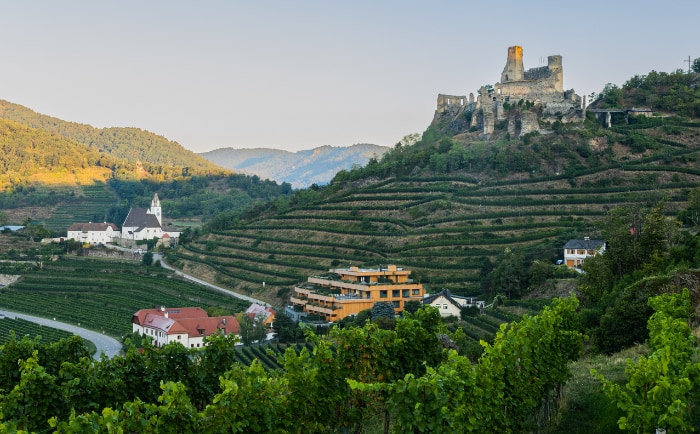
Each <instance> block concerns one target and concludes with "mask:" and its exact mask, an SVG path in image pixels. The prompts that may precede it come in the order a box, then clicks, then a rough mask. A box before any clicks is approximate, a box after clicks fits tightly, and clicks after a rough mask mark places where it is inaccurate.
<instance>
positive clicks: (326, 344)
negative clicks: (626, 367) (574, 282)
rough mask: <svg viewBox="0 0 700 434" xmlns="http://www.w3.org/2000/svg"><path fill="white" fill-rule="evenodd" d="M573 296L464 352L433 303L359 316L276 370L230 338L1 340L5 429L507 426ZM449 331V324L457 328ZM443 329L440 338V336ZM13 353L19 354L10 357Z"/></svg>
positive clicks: (555, 340) (570, 347) (552, 364)
mask: <svg viewBox="0 0 700 434" xmlns="http://www.w3.org/2000/svg"><path fill="white" fill-rule="evenodd" d="M576 306H577V303H576V300H575V299H574V298H569V299H564V300H558V301H556V302H555V303H554V304H553V305H552V307H548V308H545V309H544V311H543V312H542V313H541V314H540V315H538V316H537V317H531V318H527V317H526V318H525V319H523V320H522V321H521V322H519V323H514V324H512V325H511V326H509V327H503V328H502V329H501V330H500V331H499V332H498V334H497V336H496V338H495V340H494V343H493V345H489V344H486V343H484V345H485V351H484V355H483V356H482V357H481V358H480V359H479V361H478V362H477V363H475V364H473V363H472V362H470V361H469V359H468V358H466V357H463V356H460V355H458V354H457V353H456V352H455V351H452V350H446V349H445V347H444V345H443V343H442V342H443V341H445V339H444V338H443V337H441V336H445V333H446V331H445V329H444V326H443V325H442V321H441V319H440V315H439V312H438V311H437V310H436V309H433V308H427V309H419V310H417V311H416V313H415V314H407V315H406V317H405V318H399V319H397V320H396V322H395V324H394V326H393V327H391V328H380V327H378V326H377V324H376V323H372V322H367V323H366V324H365V325H364V326H362V327H349V328H344V329H339V328H334V329H333V330H331V332H330V333H329V335H328V336H326V337H320V336H317V335H315V334H313V333H309V334H307V339H309V341H310V342H312V343H313V347H312V348H313V351H309V350H308V349H303V350H302V351H301V352H300V353H297V352H295V351H293V350H291V349H289V350H287V352H286V353H285V354H284V356H283V357H282V358H281V363H282V365H283V369H281V370H277V371H265V370H264V369H263V368H262V366H261V364H260V363H256V362H254V363H253V364H252V365H251V366H242V365H238V364H233V365H232V363H231V360H233V357H232V355H233V352H234V351H235V347H234V343H235V341H234V340H233V339H232V338H231V337H230V336H214V337H212V338H210V339H209V340H208V345H207V346H206V347H204V348H203V349H199V350H193V349H187V348H184V347H183V346H181V345H179V344H171V345H168V346H166V347H164V348H161V349H154V348H151V347H148V346H146V348H145V349H144V351H143V352H139V351H137V350H136V348H135V347H134V346H128V347H127V350H126V354H125V355H124V356H121V357H115V358H114V359H111V360H110V359H106V358H103V359H101V360H100V361H94V360H93V359H91V358H89V357H88V355H87V354H86V353H85V351H84V350H83V349H82V346H81V345H79V339H77V338H75V339H72V340H68V341H61V342H59V343H57V344H52V345H49V346H46V345H42V344H41V343H40V342H38V341H36V340H29V339H28V338H25V339H22V340H14V341H11V342H9V343H8V344H5V345H4V346H2V347H0V367H1V368H2V369H0V375H2V376H3V377H2V382H0V384H2V389H1V390H0V408H2V413H3V414H2V416H1V417H2V419H1V420H2V423H3V425H2V426H3V427H4V429H6V430H10V431H12V430H14V429H25V430H31V431H37V430H47V429H49V428H50V427H53V428H54V429H56V431H57V432H85V433H87V432H105V431H110V432H113V431H114V432H116V431H117V430H119V431H120V432H122V431H123V432H266V433H269V432H299V433H301V432H304V433H312V432H319V433H321V432H323V433H328V432H343V431H344V430H350V431H352V432H360V430H362V429H363V427H365V428H366V427H367V426H368V425H372V426H376V427H384V428H380V429H383V430H384V431H385V432H389V431H391V432H428V431H430V432H468V431H477V432H484V431H493V430H496V431H498V432H504V433H507V432H519V431H522V430H527V429H530V428H531V427H533V426H536V425H537V422H536V417H533V416H534V415H536V414H537V411H538V409H539V408H540V407H541V406H542V402H543V400H545V401H546V400H548V399H551V398H552V397H553V396H554V395H552V393H554V392H556V390H557V385H559V384H561V383H562V382H564V381H566V379H567V378H568V375H569V374H568V368H567V364H568V361H570V360H573V359H575V358H576V357H578V355H579V353H580V351H581V349H582V343H583V341H582V336H581V335H580V334H579V333H578V332H576V330H575V324H576V318H575V317H576V313H575V311H576ZM459 333H460V332H459V331H458V332H457V333H456V334H454V335H451V336H452V338H454V339H456V340H457V341H459V340H460V338H459V336H458V335H459ZM448 340H449V339H448ZM18 360H19V361H20V362H19V364H18V363H17V361H18Z"/></svg>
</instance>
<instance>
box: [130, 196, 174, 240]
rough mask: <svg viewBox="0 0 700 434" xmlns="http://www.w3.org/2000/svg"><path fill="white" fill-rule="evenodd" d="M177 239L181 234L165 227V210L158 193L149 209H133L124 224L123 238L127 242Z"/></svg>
mask: <svg viewBox="0 0 700 434" xmlns="http://www.w3.org/2000/svg"><path fill="white" fill-rule="evenodd" d="M165 235H167V237H165V238H169V239H170V240H172V239H177V238H179V237H180V232H179V231H178V230H176V229H175V228H171V227H165V226H164V225H163V209H162V208H161V206H160V200H159V199H158V193H156V194H154V195H153V200H151V206H150V207H149V208H131V209H130V210H129V214H127V216H126V219H125V220H124V223H123V224H122V230H121V237H122V238H124V239H127V240H133V241H142V240H151V239H153V238H159V239H163V238H164V236H165ZM170 242H171V243H172V241H170Z"/></svg>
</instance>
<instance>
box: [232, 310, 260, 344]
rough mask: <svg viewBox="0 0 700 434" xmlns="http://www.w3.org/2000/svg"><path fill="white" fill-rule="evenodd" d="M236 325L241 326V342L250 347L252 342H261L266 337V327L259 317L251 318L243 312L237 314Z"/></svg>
mask: <svg viewBox="0 0 700 434" xmlns="http://www.w3.org/2000/svg"><path fill="white" fill-rule="evenodd" d="M237 318H238V324H240V326H241V342H242V343H243V345H250V344H252V343H253V342H262V341H264V340H265V337H266V336H267V327H265V324H263V321H264V320H263V318H262V317H260V316H257V315H255V316H251V315H248V314H247V313H245V312H243V313H240V314H238V317H237Z"/></svg>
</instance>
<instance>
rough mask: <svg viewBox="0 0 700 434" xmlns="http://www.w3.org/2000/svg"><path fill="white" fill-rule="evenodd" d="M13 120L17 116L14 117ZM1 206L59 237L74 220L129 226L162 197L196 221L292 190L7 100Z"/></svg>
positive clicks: (1, 112)
mask: <svg viewBox="0 0 700 434" xmlns="http://www.w3.org/2000/svg"><path fill="white" fill-rule="evenodd" d="M6 118H13V119H16V121H15V120H9V119H6ZM0 147H1V149H2V153H0V168H1V169H2V170H0V206H1V207H2V209H3V212H4V213H5V215H7V216H8V221H10V222H13V223H17V224H19V223H22V222H24V221H25V220H27V219H30V220H32V221H34V222H36V223H42V224H44V225H45V226H46V227H48V228H49V229H51V230H54V231H56V232H57V234H56V235H57V236H58V235H65V229H66V228H67V227H68V226H70V224H71V223H74V222H86V221H106V220H107V221H113V222H117V223H119V222H121V221H123V219H124V218H125V216H126V213H127V212H128V211H129V208H130V207H131V206H146V205H147V204H148V203H150V200H151V198H152V197H153V194H154V193H160V194H161V196H162V197H163V198H164V199H166V200H165V202H164V204H165V211H166V212H167V213H168V215H169V216H170V217H171V218H185V219H187V220H191V221H192V220H193V221H195V222H197V221H201V220H206V219H208V218H211V216H213V215H214V214H216V213H219V212H222V211H231V210H238V211H239V212H240V211H242V210H243V209H245V208H246V207H248V206H250V205H252V204H253V203H257V202H261V201H270V200H274V199H275V198H276V197H278V196H279V195H289V194H290V193H291V186H290V185H289V184H284V185H280V184H277V183H275V182H273V181H265V180H260V178H259V177H255V176H247V175H242V174H237V173H233V172H231V171H230V170H227V169H225V168H222V167H219V166H216V165H215V164H213V163H210V162H209V161H207V160H206V159H204V158H202V157H199V156H198V155H196V154H194V153H192V152H190V151H187V150H185V149H184V148H182V147H181V146H180V145H178V144H177V143H175V142H170V141H168V140H166V139H165V138H163V137H160V136H156V135H154V134H152V133H148V132H145V131H141V130H138V129H134V128H108V129H96V128H92V127H90V126H89V125H82V124H77V123H73V122H65V121H62V120H60V119H56V118H53V117H50V116H44V115H39V114H37V113H34V112H33V111H31V110H29V109H27V108H25V107H22V106H19V105H17V104H11V103H8V102H7V101H0Z"/></svg>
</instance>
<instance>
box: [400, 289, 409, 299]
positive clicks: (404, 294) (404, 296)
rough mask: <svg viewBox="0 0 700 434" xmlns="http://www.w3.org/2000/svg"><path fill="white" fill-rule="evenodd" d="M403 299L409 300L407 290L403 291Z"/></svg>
mask: <svg viewBox="0 0 700 434" xmlns="http://www.w3.org/2000/svg"><path fill="white" fill-rule="evenodd" d="M402 296H403V298H409V297H410V295H408V289H404V290H403V293H402Z"/></svg>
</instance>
